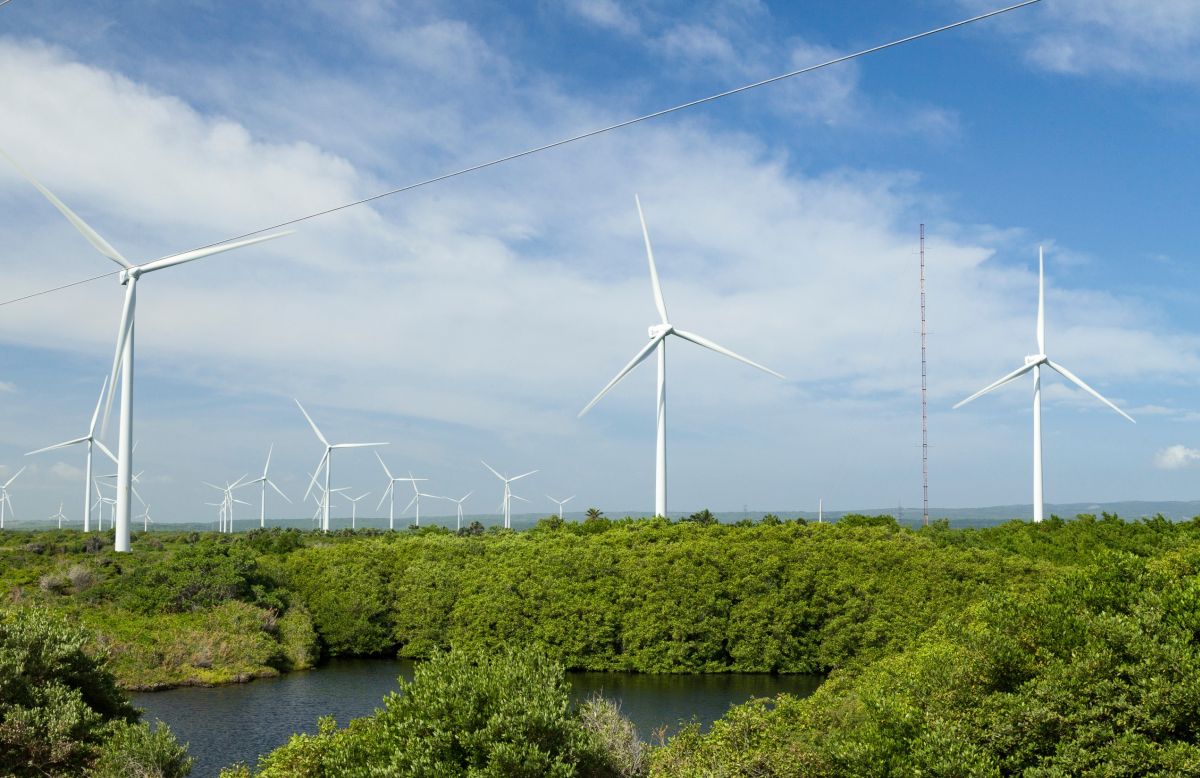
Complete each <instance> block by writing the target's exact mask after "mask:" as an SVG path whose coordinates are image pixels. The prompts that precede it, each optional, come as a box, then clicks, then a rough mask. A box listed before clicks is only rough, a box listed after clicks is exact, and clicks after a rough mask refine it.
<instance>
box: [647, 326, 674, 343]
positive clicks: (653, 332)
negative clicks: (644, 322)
mask: <svg viewBox="0 0 1200 778" xmlns="http://www.w3.org/2000/svg"><path fill="white" fill-rule="evenodd" d="M649 331H650V340H655V339H657V338H662V337H666V336H667V335H670V334H671V333H672V332H674V331H675V328H674V327H672V326H671V325H670V324H665V323H664V324H651V325H650V328H649Z"/></svg>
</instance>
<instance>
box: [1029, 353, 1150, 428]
mask: <svg viewBox="0 0 1200 778" xmlns="http://www.w3.org/2000/svg"><path fill="white" fill-rule="evenodd" d="M1046 364H1047V365H1049V366H1050V367H1052V368H1053V369H1054V370H1055V371H1056V372H1057V373H1058V374H1059V375H1061V376H1062V377H1063V378H1065V379H1067V380H1068V381H1070V382H1071V383H1073V384H1075V385H1076V386H1078V387H1079V388H1080V389H1082V390H1083V391H1085V392H1087V393H1088V394H1090V395H1091V396H1093V397H1095V398H1096V399H1097V400H1099V401H1100V402H1102V403H1104V404H1105V405H1107V406H1108V407H1109V408H1112V409H1113V410H1114V411H1116V412H1117V413H1119V414H1121V415H1122V416H1124V417H1125V418H1127V419H1129V420H1130V421H1133V417H1132V416H1130V415H1129V414H1128V413H1126V412H1125V411H1123V410H1121V409H1120V408H1118V407H1117V406H1116V405H1113V404H1112V403H1111V402H1109V401H1108V399H1107V398H1106V397H1104V396H1103V395H1102V394H1100V393H1099V392H1097V391H1096V390H1095V389H1093V388H1092V387H1090V386H1088V385H1087V384H1085V383H1084V382H1083V380H1082V379H1081V378H1080V377H1079V376H1077V375H1075V374H1074V373H1072V372H1071V371H1070V370H1067V369H1066V368H1065V367H1063V366H1062V365H1060V364H1058V363H1056V362H1051V361H1050V360H1048V359H1047V360H1046ZM1133 423H1134V424H1137V422H1136V421H1133Z"/></svg>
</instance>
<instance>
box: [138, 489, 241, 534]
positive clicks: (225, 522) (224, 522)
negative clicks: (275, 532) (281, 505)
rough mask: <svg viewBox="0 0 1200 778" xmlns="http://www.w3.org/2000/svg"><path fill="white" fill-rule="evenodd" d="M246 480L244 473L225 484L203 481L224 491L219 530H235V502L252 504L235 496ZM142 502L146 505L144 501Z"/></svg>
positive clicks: (229, 531) (228, 531) (219, 490)
mask: <svg viewBox="0 0 1200 778" xmlns="http://www.w3.org/2000/svg"><path fill="white" fill-rule="evenodd" d="M245 480H246V476H245V475H243V476H242V477H241V478H239V479H237V480H236V481H234V482H233V483H229V482H228V481H226V482H225V485H224V486H217V485H216V484H213V483H209V482H208V481H201V483H203V484H204V485H205V486H208V487H210V488H212V489H216V490H217V491H218V492H224V496H223V497H222V498H221V505H222V508H221V526H220V527H219V528H218V530H217V531H218V532H227V533H232V532H233V504H234V503H235V502H240V503H241V504H242V505H249V504H250V503H248V502H246V501H245V500H238V499H235V498H234V496H233V490H234V489H240V488H241V487H243V486H246V484H245V483H243V482H244V481H245ZM139 499H140V498H139ZM142 504H143V505H145V503H144V502H143V503H142Z"/></svg>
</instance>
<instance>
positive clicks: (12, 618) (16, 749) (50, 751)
mask: <svg viewBox="0 0 1200 778" xmlns="http://www.w3.org/2000/svg"><path fill="white" fill-rule="evenodd" d="M86 642H87V636H86V635H85V633H84V632H83V631H82V630H81V629H79V628H78V627H76V626H72V625H70V624H68V623H67V621H66V620H65V619H63V618H62V617H61V616H58V615H55V614H52V613H49V612H47V611H46V610H45V609H41V608H16V609H14V610H10V611H8V612H7V613H4V614H2V615H0V774H3V775H12V776H70V775H80V774H82V773H85V772H87V773H89V774H94V775H101V776H110V775H112V776H116V775H121V776H126V775H142V776H161V778H174V776H184V775H187V774H188V772H189V770H190V769H191V760H190V759H188V757H187V752H186V750H185V749H184V748H183V747H182V746H180V745H179V744H178V743H177V742H175V738H174V737H173V736H172V735H171V732H170V730H169V729H167V728H166V726H165V725H163V724H162V723H161V722H160V723H159V724H158V726H157V728H156V729H155V730H153V731H151V730H150V728H149V727H147V726H146V724H144V723H141V722H138V720H137V719H138V714H137V711H136V710H135V709H134V708H133V707H132V706H131V705H130V704H129V700H128V699H126V698H125V696H124V694H123V693H122V692H121V691H120V690H119V689H118V688H117V684H116V679H115V678H114V677H113V675H112V674H111V673H110V672H109V671H108V669H107V668H106V667H105V666H104V663H103V660H102V659H98V658H96V657H94V656H92V655H90V654H88V653H87V652H86V651H84V646H85V644H86ZM135 767H136V769H137V771H133V768H135Z"/></svg>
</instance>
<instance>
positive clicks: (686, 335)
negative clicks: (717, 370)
mask: <svg viewBox="0 0 1200 778" xmlns="http://www.w3.org/2000/svg"><path fill="white" fill-rule="evenodd" d="M675 334H676V335H678V336H679V337H681V338H683V339H684V340H690V341H691V342H692V343H695V344H696V345H697V346H704V347H705V348H707V349H712V350H713V351H715V352H717V353H718V354H724V355H725V356H727V357H731V358H733V359H736V360H737V361H739V362H745V363H746V364H747V365H749V366H750V367H757V368H758V369H759V370H761V371H763V372H764V373H770V374H771V375H773V376H775V377H776V378H783V380H784V381H786V380H787V379H786V378H784V377H783V375H782V374H780V373H776V372H775V371H774V370H772V369H771V368H769V367H763V366H762V365H760V364H758V363H757V362H755V361H753V360H751V359H746V358H745V357H743V356H742V355H741V354H735V353H734V352H732V351H730V350H729V349H727V348H725V347H724V346H719V345H717V344H716V343H713V342H712V341H711V340H709V339H708V338H705V337H702V336H700V335H697V334H696V333H694V332H686V331H684V330H675Z"/></svg>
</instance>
